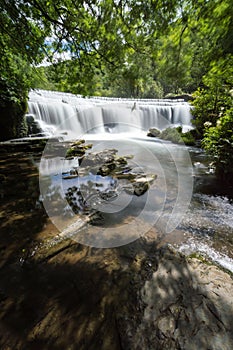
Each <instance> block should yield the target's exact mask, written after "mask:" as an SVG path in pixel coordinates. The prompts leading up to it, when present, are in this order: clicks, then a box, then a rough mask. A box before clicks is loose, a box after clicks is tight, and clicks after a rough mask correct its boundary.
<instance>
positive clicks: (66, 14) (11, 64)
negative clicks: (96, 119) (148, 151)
mask: <svg viewBox="0 0 233 350" xmlns="http://www.w3.org/2000/svg"><path fill="white" fill-rule="evenodd" d="M0 6H1V12H0V28H1V33H0V55H1V63H0V77H1V78H0V96H1V99H0V113H1V118H0V139H1V140H3V139H9V138H12V137H18V136H20V135H21V136H22V135H23V134H25V132H26V131H25V127H24V125H23V114H24V113H25V110H26V102H27V95H28V91H29V89H30V88H44V89H52V90H59V91H66V92H72V93H75V94H82V95H84V96H88V95H97V96H100V95H105V96H116V97H135V98H162V97H164V96H169V95H171V94H173V95H177V94H183V93H186V94H193V96H194V97H195V99H194V102H193V105H194V112H193V113H194V124H195V127H196V132H195V133H189V134H186V135H184V134H182V139H183V141H185V143H188V144H193V143H194V139H195V138H199V139H200V140H202V139H203V143H202V144H203V147H205V149H206V150H207V151H208V152H210V153H211V154H212V155H213V156H214V157H215V158H214V159H215V162H216V169H217V173H218V174H222V171H221V170H220V168H221V167H222V165H221V166H219V164H218V163H219V162H220V163H221V164H225V168H224V169H226V168H227V169H228V166H229V162H226V159H225V157H228V156H227V155H228V154H229V152H231V148H229V147H231V146H230V145H231V139H228V137H231V135H230V134H229V133H228V134H227V133H226V131H223V129H221V131H220V129H219V125H220V124H221V125H223V123H224V120H229V119H230V120H231V118H232V113H231V108H232V95H231V93H230V91H232V81H233V73H232V67H233V64H232V63H233V59H232V53H233V37H232V33H233V7H232V4H231V0H214V1H209V0H207V1H204V0H195V1H194V0H188V1H187V0H174V1H164V0H157V1H154V0H152V1H140V0H139V1H134V0H127V1H117V0H98V1H97V0H88V1H82V2H80V1H78V0H57V1H50V0H29V1H25V0H16V1H6V0H0ZM65 58H66V59H65ZM45 60H46V62H47V66H41V63H43V62H45ZM39 64H40V65H39ZM224 118H225V119H224ZM206 122H208V123H211V127H210V128H209V129H207V128H206V126H204V125H208V123H207V124H205V123H206ZM219 123H220V124H219ZM228 123H229V121H228ZM222 134H224V139H227V140H228V141H229V142H227V141H226V144H224V147H223V145H222V142H223V141H222V140H220V139H218V137H220V138H222V136H221V135H222ZM214 135H215V136H214ZM165 136H166V135H165ZM222 148H224V152H223V151H222V152H220V149H222ZM220 153H221V154H220ZM228 174H231V172H230V169H228V170H227V171H226V170H224V176H228Z"/></svg>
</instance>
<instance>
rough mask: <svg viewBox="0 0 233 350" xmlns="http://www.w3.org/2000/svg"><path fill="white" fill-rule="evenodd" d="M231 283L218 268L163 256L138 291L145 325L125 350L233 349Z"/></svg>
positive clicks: (173, 255)
mask: <svg viewBox="0 0 233 350" xmlns="http://www.w3.org/2000/svg"><path fill="white" fill-rule="evenodd" d="M232 286H233V281H232V279H231V277H230V276H229V275H227V274H226V273H225V272H223V271H221V270H219V269H218V268H217V267H216V266H213V265H206V264H203V263H202V262H200V261H199V260H197V259H189V261H187V260H186V259H185V257H184V256H182V255H180V254H178V253H176V252H174V251H171V250H169V249H166V250H162V251H161V252H160V257H159V261H158V267H157V269H156V271H154V272H153V274H152V276H151V277H150V278H149V279H148V280H146V281H145V283H144V285H143V287H142V288H141V289H140V290H139V291H138V300H139V304H140V307H141V309H142V310H143V312H142V313H141V319H140V321H139V323H138V325H137V326H136V327H135V324H130V323H128V325H125V327H126V330H125V332H126V333H128V334H131V337H130V339H129V338H128V344H126V347H125V348H126V349H132V350H136V349H147V350H150V349H151V350H152V349H161V350H163V349H169V350H172V349H187V350H197V349H212V350H219V349H221V350H230V349H233V333H232V324H233V299H232Z"/></svg>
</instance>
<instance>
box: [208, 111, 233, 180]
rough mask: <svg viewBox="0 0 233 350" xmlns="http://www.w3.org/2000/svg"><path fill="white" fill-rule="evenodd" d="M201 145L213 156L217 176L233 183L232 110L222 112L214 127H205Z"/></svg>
mask: <svg viewBox="0 0 233 350" xmlns="http://www.w3.org/2000/svg"><path fill="white" fill-rule="evenodd" d="M202 145H203V147H204V148H205V150H206V151H207V152H208V153H209V154H211V155H212V156H213V160H214V165H215V168H216V174H217V176H218V177H219V178H221V179H223V180H225V181H228V182H231V183H233V108H229V109H227V110H226V111H224V113H223V114H222V116H221V117H220V118H219V119H218V120H217V123H216V126H212V127H208V126H207V127H206V129H205V134H204V139H203V142H202Z"/></svg>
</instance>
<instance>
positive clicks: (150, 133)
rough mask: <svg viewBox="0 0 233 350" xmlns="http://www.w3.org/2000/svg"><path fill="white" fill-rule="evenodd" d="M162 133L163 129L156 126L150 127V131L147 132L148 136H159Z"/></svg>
mask: <svg viewBox="0 0 233 350" xmlns="http://www.w3.org/2000/svg"><path fill="white" fill-rule="evenodd" d="M160 134H161V131H160V130H158V129H156V128H150V129H149V131H148V133H147V136H150V137H159V136H160Z"/></svg>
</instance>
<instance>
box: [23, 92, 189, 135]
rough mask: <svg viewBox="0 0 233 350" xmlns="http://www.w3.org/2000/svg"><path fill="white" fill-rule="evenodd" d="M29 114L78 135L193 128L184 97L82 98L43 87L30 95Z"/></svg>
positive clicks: (58, 129)
mask: <svg viewBox="0 0 233 350" xmlns="http://www.w3.org/2000/svg"><path fill="white" fill-rule="evenodd" d="M28 106H29V113H30V114H33V115H34V116H35V118H36V120H39V121H43V122H44V123H46V124H48V125H53V126H55V127H56V128H57V132H59V131H64V130H65V131H68V133H72V134H73V136H75V135H82V134H86V133H89V134H100V133H101V134H109V133H110V134H111V133H122V132H127V133H128V132H133V133H135V132H141V131H144V132H145V131H147V130H148V129H149V128H152V127H155V128H158V129H164V128H166V127H168V126H170V125H183V126H184V128H186V129H187V127H189V128H190V127H191V122H190V121H191V112H190V105H189V104H188V103H187V102H184V101H183V100H168V99H166V100H165V99H164V100H136V99H132V100H131V99H117V98H115V99H114V98H100V97H92V98H82V97H81V96H76V95H72V94H67V93H59V92H52V91H43V90H39V91H37V92H35V91H32V92H30V95H29V103H28Z"/></svg>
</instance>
